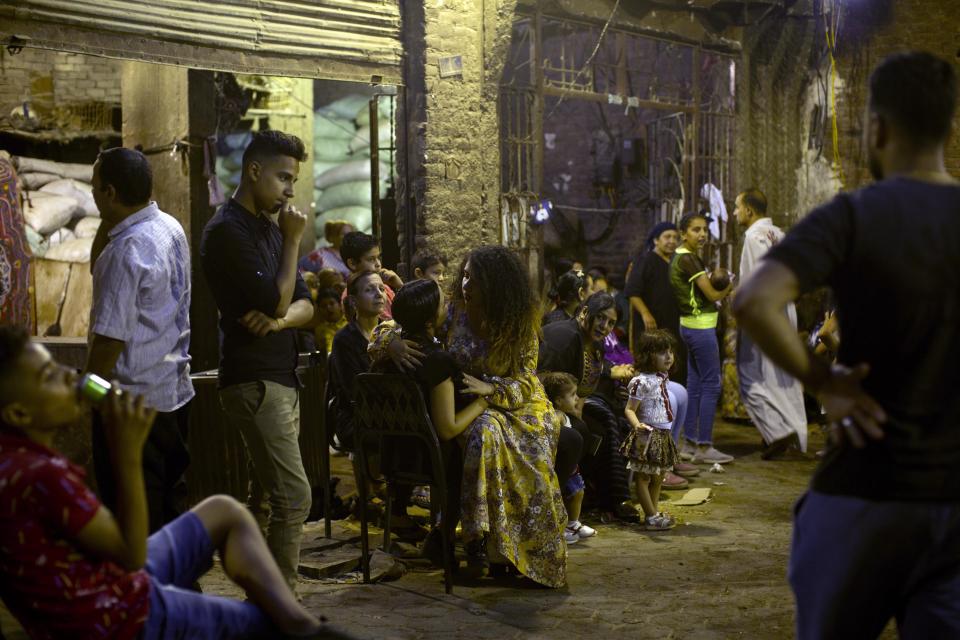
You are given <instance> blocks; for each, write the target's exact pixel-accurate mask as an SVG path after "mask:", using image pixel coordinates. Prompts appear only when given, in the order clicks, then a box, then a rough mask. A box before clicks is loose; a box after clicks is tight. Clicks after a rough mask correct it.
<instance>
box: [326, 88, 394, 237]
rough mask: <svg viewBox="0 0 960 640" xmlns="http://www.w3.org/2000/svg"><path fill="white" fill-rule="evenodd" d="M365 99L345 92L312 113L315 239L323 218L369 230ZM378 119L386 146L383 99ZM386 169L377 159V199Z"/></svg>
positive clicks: (388, 140)
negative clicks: (378, 173)
mask: <svg viewBox="0 0 960 640" xmlns="http://www.w3.org/2000/svg"><path fill="white" fill-rule="evenodd" d="M369 103H370V98H369V97H368V96H362V95H349V96H346V97H344V98H341V99H340V100H337V101H336V102H332V103H330V104H328V105H326V106H323V107H320V108H319V109H317V110H316V113H315V114H314V132H313V154H314V167H313V175H314V185H313V186H314V212H315V214H316V218H315V220H314V226H315V229H316V235H317V238H319V239H321V241H322V238H323V227H324V224H325V223H326V222H327V221H328V220H346V221H347V222H349V223H350V224H351V225H352V226H353V227H354V228H355V229H357V230H358V231H365V232H367V233H369V232H370V230H371V227H372V195H373V194H372V193H371V185H370V128H369V124H370V109H369ZM378 121H379V131H380V135H379V136H378V137H379V142H380V146H381V147H386V146H390V145H391V137H390V132H391V129H392V127H391V126H390V111H389V105H386V104H385V103H384V102H383V101H381V104H380V107H379V115H378ZM388 171H389V168H388V167H387V165H385V164H383V163H381V164H380V197H383V196H384V195H385V192H386V184H387V177H388ZM318 246H319V241H318Z"/></svg>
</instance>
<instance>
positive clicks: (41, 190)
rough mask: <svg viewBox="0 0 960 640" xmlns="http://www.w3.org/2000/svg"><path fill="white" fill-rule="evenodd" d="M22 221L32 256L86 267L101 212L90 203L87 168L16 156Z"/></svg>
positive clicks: (89, 171)
mask: <svg viewBox="0 0 960 640" xmlns="http://www.w3.org/2000/svg"><path fill="white" fill-rule="evenodd" d="M14 164H15V166H16V167H17V176H18V177H19V179H20V185H21V193H22V194H23V216H24V219H25V220H26V222H27V240H28V242H29V243H30V249H31V250H32V251H33V255H35V256H37V257H41V258H46V259H48V260H61V261H64V262H89V260H90V248H91V247H92V245H93V237H94V236H95V235H96V234H97V228H98V227H99V226H100V212H99V211H98V210H97V205H96V204H95V203H94V201H93V188H92V187H91V186H90V182H91V181H92V180H93V165H92V164H71V163H64V162H54V161H52V160H44V159H41V158H25V157H15V158H14Z"/></svg>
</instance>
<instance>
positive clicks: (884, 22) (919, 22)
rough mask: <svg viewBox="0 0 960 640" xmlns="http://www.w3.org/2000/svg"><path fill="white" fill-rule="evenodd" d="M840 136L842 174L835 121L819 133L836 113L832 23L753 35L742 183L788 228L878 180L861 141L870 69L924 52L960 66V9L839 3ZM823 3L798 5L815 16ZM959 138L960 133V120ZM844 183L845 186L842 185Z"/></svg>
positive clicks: (791, 23)
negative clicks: (821, 117)
mask: <svg viewBox="0 0 960 640" xmlns="http://www.w3.org/2000/svg"><path fill="white" fill-rule="evenodd" d="M839 4H840V6H841V8H842V11H843V14H842V17H841V21H840V31H839V35H838V39H837V55H836V62H837V76H836V83H835V91H836V101H837V130H838V141H839V156H840V165H841V167H842V173H841V172H840V171H837V168H836V164H835V161H834V153H833V140H832V122H831V120H830V118H829V117H828V118H826V119H825V121H824V122H823V124H824V129H823V131H822V134H821V135H820V136H817V135H816V133H817V132H816V131H815V130H812V120H813V118H812V115H813V112H814V107H815V106H816V105H817V104H819V105H820V107H821V108H826V107H827V105H828V98H827V92H828V91H829V80H830V62H829V58H828V57H826V56H821V52H822V51H823V47H824V38H825V37H824V31H823V23H822V22H816V21H814V20H809V19H804V18H800V17H797V18H792V19H789V20H782V19H778V18H772V19H770V20H767V21H764V22H763V23H761V24H759V25H755V26H753V27H751V28H749V29H747V30H746V33H745V38H744V54H743V60H742V64H741V65H740V73H739V75H738V82H737V130H738V144H737V157H738V171H739V176H740V184H743V185H748V184H753V185H756V186H758V187H759V188H761V189H763V190H764V191H765V192H766V193H767V196H768V199H769V200H770V203H771V210H772V212H773V217H774V220H775V221H776V222H778V223H779V224H782V225H785V226H789V225H790V224H792V223H793V222H795V221H796V220H798V219H799V218H800V217H802V216H803V215H805V214H806V213H808V212H809V211H810V210H811V209H812V208H813V207H815V206H817V205H818V204H821V203H822V202H824V201H825V200H827V199H829V198H830V197H832V196H833V195H834V194H835V193H837V192H838V191H839V190H841V189H848V190H849V189H856V188H858V187H860V186H863V185H864V184H866V183H867V182H869V181H870V176H869V172H868V171H867V167H866V160H865V158H864V156H863V150H862V146H861V144H862V143H861V136H862V131H863V113H864V105H865V101H866V98H867V80H868V77H869V74H870V71H871V70H872V69H873V67H875V66H876V64H877V63H879V62H880V61H881V60H882V59H883V58H884V57H885V56H887V55H889V54H891V53H894V52H897V51H904V50H909V49H924V50H927V51H930V52H932V53H934V54H937V55H940V56H941V57H943V58H945V59H947V60H951V61H954V62H956V61H957V59H958V54H960V51H958V44H957V28H956V25H957V24H958V22H960V3H957V2H941V1H940V0H896V2H894V1H893V0H876V1H874V2H851V3H839ZM813 9H814V3H813V2H812V1H811V0H804V1H803V2H800V3H798V4H797V5H795V11H796V13H798V14H804V15H812V14H813V13H814V11H813ZM954 130H955V131H958V132H960V117H958V118H957V119H956V120H955V123H954ZM946 163H947V168H948V170H950V171H951V172H952V173H953V174H954V175H957V176H960V133H958V134H956V135H954V136H953V137H952V139H951V141H950V143H949V145H948V147H947V152H946ZM841 177H842V181H841Z"/></svg>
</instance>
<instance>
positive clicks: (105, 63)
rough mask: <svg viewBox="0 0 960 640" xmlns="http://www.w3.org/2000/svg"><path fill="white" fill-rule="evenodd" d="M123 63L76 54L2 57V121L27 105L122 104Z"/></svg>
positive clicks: (29, 51)
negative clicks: (27, 102) (44, 102)
mask: <svg viewBox="0 0 960 640" xmlns="http://www.w3.org/2000/svg"><path fill="white" fill-rule="evenodd" d="M121 64H122V62H121V61H119V60H112V59H110V58H98V57H95V56H85V55H81V54H74V53H62V52H58V51H47V50H45V49H24V50H23V51H22V52H20V53H19V54H17V55H15V56H12V55H10V54H9V53H7V52H6V51H3V52H2V54H0V117H5V116H8V115H9V114H10V111H11V109H13V108H14V107H16V106H18V105H20V104H22V103H23V102H24V101H28V100H29V101H32V102H34V101H44V100H46V101H52V102H53V104H63V103H71V102H73V103H75V102H90V101H94V102H109V103H115V104H119V103H120V66H121Z"/></svg>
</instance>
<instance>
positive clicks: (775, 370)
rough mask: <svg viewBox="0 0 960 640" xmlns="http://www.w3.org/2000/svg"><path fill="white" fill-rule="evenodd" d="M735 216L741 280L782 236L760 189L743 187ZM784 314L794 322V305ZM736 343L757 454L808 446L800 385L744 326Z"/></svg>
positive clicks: (742, 391) (765, 455) (743, 395)
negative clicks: (740, 235) (759, 447)
mask: <svg viewBox="0 0 960 640" xmlns="http://www.w3.org/2000/svg"><path fill="white" fill-rule="evenodd" d="M734 216H735V217H736V219H737V222H738V223H739V224H740V225H741V226H742V227H744V228H745V229H746V233H745V234H744V240H743V253H742V254H741V255H740V280H741V281H743V280H745V279H746V278H747V276H749V275H750V273H751V272H752V271H753V270H754V269H755V268H756V267H757V266H758V265H759V264H760V259H761V258H763V256H764V254H766V253H767V251H769V250H770V248H771V247H773V245H775V244H776V243H778V242H779V241H780V240H781V239H782V238H783V231H781V230H780V229H779V228H778V227H777V226H776V225H774V224H773V221H772V220H771V219H770V218H769V217H767V198H766V196H764V194H763V192H762V191H760V190H759V189H748V190H746V191H744V192H743V193H741V194H740V195H738V196H737V199H736V209H735V210H734ZM786 313H787V317H788V318H789V319H790V324H791V326H793V328H794V329H796V327H797V310H796V308H795V307H794V305H793V304H792V303H791V304H789V305H787V308H786ZM738 338H739V340H738V343H737V376H738V377H739V379H740V396H741V398H742V400H743V405H744V407H745V408H746V410H747V413H748V414H749V415H750V419H751V420H752V421H753V424H754V425H756V427H757V430H758V431H760V435H762V436H763V441H764V443H765V444H766V445H767V446H766V449H765V450H764V452H763V454H762V457H763V458H764V459H767V460H769V459H773V458H776V457H778V456H780V455H782V454H783V453H785V452H786V451H787V449H789V448H790V446H791V445H794V446H799V448H800V450H801V451H806V450H807V414H806V411H805V409H804V406H803V386H802V385H801V384H800V382H799V381H798V380H797V379H796V378H794V377H792V376H790V375H789V374H787V373H786V372H784V371H783V370H782V369H780V368H779V367H777V366H776V365H775V364H773V362H772V361H771V360H770V359H769V358H768V357H767V356H765V355H764V354H763V352H761V351H760V348H759V347H758V346H757V345H756V344H754V342H753V340H751V339H750V336H748V335H747V334H746V333H744V332H742V331H741V332H739V335H738Z"/></svg>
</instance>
